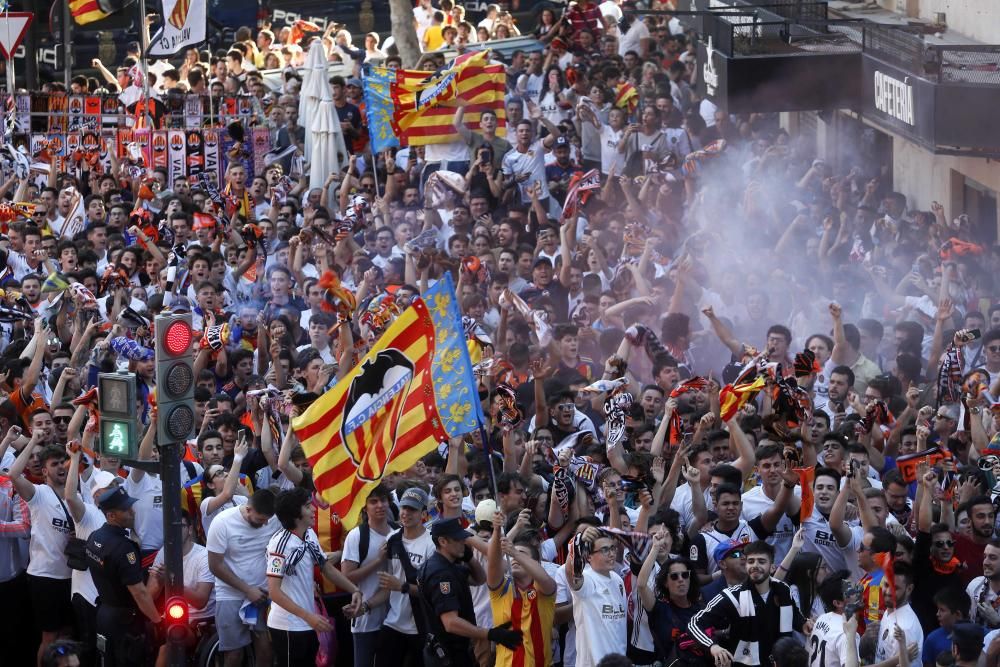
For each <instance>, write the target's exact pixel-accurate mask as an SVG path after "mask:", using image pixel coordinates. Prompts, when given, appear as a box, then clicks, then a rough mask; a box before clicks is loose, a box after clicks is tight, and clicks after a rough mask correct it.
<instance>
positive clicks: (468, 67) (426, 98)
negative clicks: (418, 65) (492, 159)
mask: <svg viewBox="0 0 1000 667" xmlns="http://www.w3.org/2000/svg"><path fill="white" fill-rule="evenodd" d="M391 91H392V102H393V115H392V128H393V131H394V133H395V134H396V136H398V137H401V138H402V139H404V140H405V142H406V143H407V144H408V145H410V146H422V145H426V144H436V143H446V142H448V141H454V140H456V139H458V137H459V135H458V132H456V131H455V128H454V126H453V125H452V120H453V119H454V116H455V109H456V108H457V107H458V101H459V100H462V101H463V102H464V103H465V105H466V109H465V117H464V120H465V125H466V127H468V128H469V129H470V130H478V129H479V121H480V117H481V115H482V113H483V112H484V111H492V112H493V113H494V114H495V115H496V116H497V121H498V127H497V134H498V135H501V136H503V135H505V134H506V123H505V121H506V113H505V108H504V95H505V93H506V72H505V70H504V67H503V65H499V64H498V65H490V64H489V58H488V54H487V53H486V52H481V53H474V54H466V55H464V56H460V57H459V58H458V59H456V60H455V62H454V63H453V64H452V66H451V67H450V68H447V69H444V70H441V71H439V72H421V71H417V70H398V71H397V72H396V81H395V82H394V83H393V84H392V87H391Z"/></svg>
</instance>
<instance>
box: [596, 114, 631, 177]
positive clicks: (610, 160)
mask: <svg viewBox="0 0 1000 667" xmlns="http://www.w3.org/2000/svg"><path fill="white" fill-rule="evenodd" d="M600 134H601V172H602V173H604V174H610V173H611V168H612V167H614V170H615V173H616V174H621V173H622V170H623V169H625V153H619V152H618V143H619V142H620V141H621V140H622V137H623V136H624V135H625V129H624V128H623V129H621V130H615V129H613V128H612V127H611V126H610V125H601V133H600Z"/></svg>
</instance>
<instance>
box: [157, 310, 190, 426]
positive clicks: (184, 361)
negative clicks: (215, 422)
mask: <svg viewBox="0 0 1000 667" xmlns="http://www.w3.org/2000/svg"><path fill="white" fill-rule="evenodd" d="M154 326H155V328H156V412H157V418H156V441H157V443H158V444H160V445H163V444H166V443H174V442H185V441H186V440H187V439H188V438H190V437H191V435H192V434H193V433H194V382H195V377H194V354H193V353H192V351H191V342H192V340H193V339H194V332H193V330H192V329H191V314H190V313H183V314H177V315H160V316H159V317H157V318H156V322H155V325H154Z"/></svg>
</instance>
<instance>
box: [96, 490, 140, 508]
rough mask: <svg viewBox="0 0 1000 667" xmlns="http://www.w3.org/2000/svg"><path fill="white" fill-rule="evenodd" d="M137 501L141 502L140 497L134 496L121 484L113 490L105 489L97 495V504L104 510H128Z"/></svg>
mask: <svg viewBox="0 0 1000 667" xmlns="http://www.w3.org/2000/svg"><path fill="white" fill-rule="evenodd" d="M137 502H139V499H138V498H133V497H132V496H130V495H129V494H127V493H125V489H124V488H122V487H120V486H119V487H117V488H115V489H113V490H108V491H105V492H104V493H102V494H101V495H99V496H98V497H97V506H98V507H99V508H100V510H101V511H102V512H110V511H112V510H127V509H128V508H129V507H132V505H135V504H136V503H137Z"/></svg>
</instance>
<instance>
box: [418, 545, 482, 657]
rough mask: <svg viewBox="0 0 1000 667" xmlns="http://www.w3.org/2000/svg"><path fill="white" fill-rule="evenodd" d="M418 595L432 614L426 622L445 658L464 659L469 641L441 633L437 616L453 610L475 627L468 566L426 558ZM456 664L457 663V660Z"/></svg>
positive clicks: (436, 557) (438, 556)
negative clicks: (425, 601)
mask: <svg viewBox="0 0 1000 667" xmlns="http://www.w3.org/2000/svg"><path fill="white" fill-rule="evenodd" d="M421 592H422V594H423V595H424V598H425V599H426V600H427V601H428V602H429V603H430V607H431V609H432V610H433V612H434V613H433V615H432V617H431V618H430V619H429V621H430V628H431V631H432V632H433V633H434V636H435V637H437V639H438V641H440V642H441V645H442V646H443V647H444V648H445V650H447V651H448V653H449V655H451V656H454V657H459V656H462V657H464V656H467V655H468V654H469V646H470V644H469V639H468V638H466V637H459V636H458V635H453V634H449V633H447V632H445V629H444V625H442V623H441V614H444V613H446V612H449V611H455V612H458V616H459V618H462V619H464V620H466V621H468V622H469V623H472V624H473V625H475V624H476V610H475V608H474V607H473V606H472V591H471V590H470V589H469V568H468V566H467V565H465V564H464V563H452V562H451V561H449V560H448V559H447V558H445V557H444V556H442V555H441V554H440V553H437V552H435V553H434V555H433V556H431V557H430V558H428V559H427V565H426V566H425V569H424V571H423V578H422V581H421ZM453 659H454V658H453ZM459 661H460V662H461V658H459Z"/></svg>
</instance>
